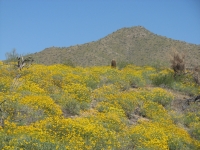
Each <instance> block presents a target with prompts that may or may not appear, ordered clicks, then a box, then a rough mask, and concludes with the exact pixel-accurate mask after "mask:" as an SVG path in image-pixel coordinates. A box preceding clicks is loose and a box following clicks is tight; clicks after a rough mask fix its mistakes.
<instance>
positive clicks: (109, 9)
mask: <svg viewBox="0 0 200 150" xmlns="http://www.w3.org/2000/svg"><path fill="white" fill-rule="evenodd" d="M138 25H140V26H143V27H144V28H146V29H147V30H149V31H150V32H153V33H155V34H158V35H161V36H166V37H167V38H172V39H174V40H180V41H185V42H187V43H191V44H200V1H199V0H167V1H164V0H132V1H131V0H102V1H97V0H96V1H91V0H84V1H81V0H73V1H67V0H57V1H56V0H34V1H28V0H0V60H4V59H6V57H5V53H6V52H11V51H12V50H13V49H14V48H15V49H16V50H17V53H19V54H28V53H35V52H39V51H42V50H44V49H45V48H48V47H52V46H57V47H69V46H73V45H77V44H84V43H88V42H92V41H97V40H99V39H101V38H103V37H105V36H107V35H108V34H111V33H112V32H114V31H116V30H118V29H121V28H124V27H133V26H138Z"/></svg>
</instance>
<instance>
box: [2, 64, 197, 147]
mask: <svg viewBox="0 0 200 150" xmlns="http://www.w3.org/2000/svg"><path fill="white" fill-rule="evenodd" d="M15 65H16V64H12V63H9V64H5V63H3V62H0V80H1V82H0V149H2V150H10V149H23V150H47V149H58V150H71V149H73V150H82V149H83V150H101V149H105V150H141V149H146V150H147V149H148V150H150V149H152V150H169V149H170V150H189V149H191V150H199V149H200V121H199V120H200V110H199V107H200V101H199V99H198V101H193V100H195V98H197V96H198V95H200V86H199V85H198V84H196V83H195V82H194V80H193V78H192V76H191V75H190V74H186V75H184V76H178V77H176V78H174V76H173V71H172V70H171V69H168V68H166V69H161V68H154V67H150V66H136V65H128V66H126V67H125V68H123V69H121V70H118V69H114V68H111V67H110V66H93V67H80V66H78V67H70V66H67V65H62V64H56V65H48V66H46V65H41V64H33V65H31V66H25V67H24V68H23V69H22V70H21V71H20V70H18V69H17V68H16V67H15Z"/></svg>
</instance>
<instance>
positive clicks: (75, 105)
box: [63, 99, 80, 115]
mask: <svg viewBox="0 0 200 150" xmlns="http://www.w3.org/2000/svg"><path fill="white" fill-rule="evenodd" d="M63 109H64V111H66V113H69V114H70V115H78V114H79V113H80V103H79V102H78V101H77V100H75V99H71V100H68V101H67V102H66V104H65V105H64V107H63Z"/></svg>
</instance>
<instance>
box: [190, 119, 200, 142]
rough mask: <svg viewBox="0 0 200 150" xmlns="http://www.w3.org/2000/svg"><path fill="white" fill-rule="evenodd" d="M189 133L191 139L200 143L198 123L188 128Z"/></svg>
mask: <svg viewBox="0 0 200 150" xmlns="http://www.w3.org/2000/svg"><path fill="white" fill-rule="evenodd" d="M189 133H190V135H191V136H192V137H194V138H195V139H197V140H198V141H200V123H199V122H198V123H193V124H192V125H191V126H190V129H189Z"/></svg>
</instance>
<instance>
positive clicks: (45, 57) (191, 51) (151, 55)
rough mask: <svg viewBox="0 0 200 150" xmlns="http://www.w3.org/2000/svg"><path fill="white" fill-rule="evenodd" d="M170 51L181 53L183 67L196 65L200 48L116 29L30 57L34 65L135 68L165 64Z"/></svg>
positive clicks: (136, 30)
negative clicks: (112, 64)
mask: <svg viewBox="0 0 200 150" xmlns="http://www.w3.org/2000/svg"><path fill="white" fill-rule="evenodd" d="M173 51H177V52H179V53H182V54H185V57H186V64H187V65H188V66H190V65H191V64H195V65H196V64H198V63H200V61H199V60H198V59H199V58H200V45H195V44H189V43H186V42H183V41H178V40H173V39H170V38H167V37H164V36H160V35H156V34H154V33H152V32H150V31H148V30H147V29H145V28H144V27H142V26H136V27H131V28H122V29H119V30H117V31H115V32H113V33H111V34H109V35H107V36H106V37H104V38H102V39H99V40H97V41H94V42H90V43H85V44H82V45H75V46H70V47H50V48H46V49H44V50H43V51H41V52H38V53H34V54H31V56H32V57H34V59H35V61H36V62H37V63H42V64H46V65H51V64H55V63H66V62H67V63H68V62H70V63H73V64H74V65H78V66H94V65H98V66H101V65H109V64H110V61H111V60H112V59H115V60H116V61H117V62H118V63H120V62H126V63H133V64H136V65H152V64H155V63H162V64H166V65H167V64H169V60H170V56H171V55H172V52H173Z"/></svg>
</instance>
